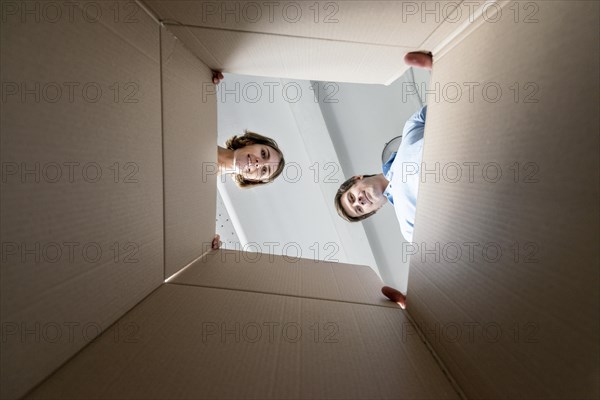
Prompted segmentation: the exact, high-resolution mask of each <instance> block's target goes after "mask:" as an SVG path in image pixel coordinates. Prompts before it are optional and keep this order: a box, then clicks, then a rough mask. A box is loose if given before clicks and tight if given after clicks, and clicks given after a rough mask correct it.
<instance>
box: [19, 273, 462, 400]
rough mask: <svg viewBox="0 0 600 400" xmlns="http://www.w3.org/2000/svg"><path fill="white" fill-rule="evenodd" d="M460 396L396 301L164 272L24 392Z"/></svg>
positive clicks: (125, 395) (40, 394) (135, 395)
mask: <svg viewBox="0 0 600 400" xmlns="http://www.w3.org/2000/svg"><path fill="white" fill-rule="evenodd" d="M57 397H60V398H63V399H75V398H77V399H81V398H103V399H122V398H161V399H167V398H168V399H257V398H260V399H315V398H329V399H366V398H379V399H398V398H402V399H423V398H430V399H433V398H435V399H457V398H458V396H457V395H456V393H455V392H454V390H453V388H452V387H451V386H450V384H449V383H448V381H447V380H446V377H445V376H444V374H443V373H442V372H441V370H440V369H439V368H438V366H437V364H436V363H435V361H434V359H433V358H432V357H431V354H430V353H429V352H428V350H427V348H426V347H425V345H424V344H423V343H422V342H421V339H420V338H419V337H418V336H417V335H416V333H415V331H414V327H413V326H412V325H411V324H410V323H409V322H408V321H407V320H406V318H405V316H404V315H403V313H402V312H401V311H400V310H397V309H391V308H385V307H376V306H368V305H362V304H349V303H343V302H332V301H324V300H314V299H306V298H299V297H289V296H279V295H265V294H260V293H248V292H242V291H232V290H223V289H211V288H203V287H197V286H184V285H172V284H165V285H163V286H162V287H161V288H160V289H159V290H157V291H156V292H155V293H153V294H152V295H151V296H150V297H148V298H147V299H146V300H145V301H144V302H143V303H141V304H139V305H138V306H137V307H135V308H134V309H133V310H132V311H131V312H130V313H129V314H128V315H127V316H126V317H125V318H123V319H122V320H120V321H119V322H118V324H116V325H115V326H114V327H113V328H112V329H111V330H110V331H108V332H106V334H104V335H103V336H102V337H101V338H99V340H97V341H96V342H94V343H93V344H92V345H90V346H89V347H88V348H86V349H85V350H84V351H83V352H81V353H80V354H78V355H77V357H75V358H74V359H73V360H72V361H71V362H70V363H69V364H67V365H65V366H64V367H63V368H61V369H60V370H59V371H57V372H56V373H55V374H54V375H53V376H52V377H51V378H50V379H49V380H47V381H46V382H44V384H43V385H41V386H40V387H38V388H37V389H36V390H35V391H34V392H32V393H31V394H30V396H29V398H32V399H43V398H57Z"/></svg>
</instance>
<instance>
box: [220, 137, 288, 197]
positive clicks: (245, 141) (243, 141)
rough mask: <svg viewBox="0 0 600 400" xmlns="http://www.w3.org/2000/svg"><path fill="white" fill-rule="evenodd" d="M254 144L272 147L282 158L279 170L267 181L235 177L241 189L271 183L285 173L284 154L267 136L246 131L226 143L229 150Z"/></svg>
mask: <svg viewBox="0 0 600 400" xmlns="http://www.w3.org/2000/svg"><path fill="white" fill-rule="evenodd" d="M252 144H262V145H265V146H270V147H272V148H273V149H274V150H275V151H276V152H277V153H279V157H281V161H280V162H279V165H278V166H277V169H276V170H275V172H273V174H272V175H271V176H270V177H269V178H268V179H267V180H266V181H254V180H251V179H246V178H244V176H243V175H241V174H236V175H234V177H233V180H234V181H235V183H236V185H238V186H239V187H241V188H250V187H253V186H258V185H264V184H266V183H271V182H273V181H274V180H275V179H276V178H277V177H278V176H279V175H281V172H283V168H284V167H285V160H284V159H283V152H282V151H281V150H280V149H279V146H278V145H277V142H275V141H274V140H273V139H271V138H268V137H266V136H263V135H259V134H258V133H255V132H250V131H249V130H245V131H244V135H242V136H233V137H231V138H229V139H228V140H227V141H226V142H225V147H227V148H228V149H229V150H236V149H241V148H242V147H246V146H249V145H252Z"/></svg>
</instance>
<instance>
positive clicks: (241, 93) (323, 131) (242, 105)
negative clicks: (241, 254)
mask: <svg viewBox="0 0 600 400" xmlns="http://www.w3.org/2000/svg"><path fill="white" fill-rule="evenodd" d="M429 75H430V74H429V73H428V72H424V71H415V74H414V76H413V72H412V71H410V70H409V71H408V72H407V73H406V74H404V75H403V76H402V77H401V78H400V79H398V80H397V81H396V82H394V83H393V84H392V85H390V86H383V85H365V84H348V83H332V82H312V83H311V82H308V81H288V80H282V79H275V78H262V77H251V76H243V75H234V74H226V76H225V80H224V81H223V82H222V83H221V84H220V86H219V88H218V98H219V100H218V115H219V121H218V126H219V144H220V145H223V144H224V143H225V140H226V139H227V138H229V137H230V136H232V135H234V134H242V132H243V130H244V129H249V130H253V131H256V132H258V133H261V134H264V135H266V136H270V137H272V138H274V139H275V140H276V141H277V142H278V144H279V145H280V147H281V148H282V150H283V151H284V154H285V159H286V162H287V165H288V166H287V167H286V170H285V171H284V174H283V175H282V176H281V177H280V178H279V179H278V180H276V181H275V182H274V183H272V184H269V185H265V186H262V187H257V188H253V189H238V188H237V187H236V186H235V184H234V183H233V182H232V181H231V179H225V182H222V181H221V182H219V192H220V194H221V197H222V199H223V203H224V204H225V206H226V208H227V211H228V213H229V219H230V220H231V222H232V225H233V226H234V228H235V231H236V233H237V235H238V236H239V242H240V245H239V246H240V247H241V248H244V249H246V250H248V251H261V252H263V253H269V252H273V253H275V254H287V255H289V256H290V257H295V256H296V255H301V256H302V257H304V258H317V259H321V260H327V259H329V260H338V261H340V262H348V263H355V264H365V265H369V266H371V267H373V268H374V269H375V270H376V271H377V272H378V273H379V274H380V276H381V278H382V279H383V281H384V282H385V283H386V284H388V285H392V286H395V287H397V288H399V289H401V290H403V291H405V290H406V286H407V279H408V259H407V258H406V257H405V256H404V255H403V254H402V243H403V241H404V240H403V238H402V235H401V233H400V229H399V228H398V223H397V220H396V216H395V213H394V210H393V208H392V207H391V206H390V205H386V206H384V208H383V209H381V210H380V211H379V212H378V213H377V214H376V215H375V216H373V217H371V218H369V219H368V220H366V221H364V222H362V223H354V224H351V223H348V222H346V221H344V220H342V219H341V218H340V217H339V216H338V215H337V213H336V211H335V208H334V206H333V198H334V195H335V192H336V191H337V188H338V187H339V185H340V184H341V183H342V182H344V181H345V179H346V178H348V177H350V176H352V175H360V174H372V173H379V172H381V151H382V149H383V146H384V145H385V143H386V142H387V141H389V140H390V139H391V138H393V137H395V136H398V135H399V134H401V133H402V128H403V127H404V123H405V122H406V120H407V119H408V117H410V115H411V114H412V113H413V112H415V111H416V110H417V109H418V108H419V107H420V106H421V97H423V98H424V96H419V95H416V94H414V91H415V88H417V89H418V90H422V89H423V88H424V87H426V84H427V82H428V80H429ZM413 79H416V82H417V84H416V85H415V84H414V80H413ZM284 88H285V89H284ZM317 171H318V178H317ZM297 173H300V176H299V177H297ZM219 229H220V225H217V233H221V232H220V230H219ZM230 235H231V229H229V230H228V231H227V232H225V231H224V232H223V233H221V236H222V239H225V238H226V237H228V236H230ZM235 246H236V244H235V243H234V244H233V245H232V243H231V241H229V240H227V242H226V243H225V247H226V248H236V247H235ZM284 250H285V251H284Z"/></svg>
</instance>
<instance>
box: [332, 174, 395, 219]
mask: <svg viewBox="0 0 600 400" xmlns="http://www.w3.org/2000/svg"><path fill="white" fill-rule="evenodd" d="M384 190H385V187H382V183H381V180H379V179H378V177H377V175H376V176H369V177H366V178H364V177H362V176H359V177H358V180H357V181H356V182H354V184H353V185H352V186H350V189H348V191H346V193H344V194H343V195H342V197H341V199H340V202H341V204H342V207H343V208H344V210H345V211H346V213H347V214H348V215H349V216H351V217H360V216H361V215H364V214H368V213H370V212H372V211H377V210H379V209H380V208H381V207H382V206H383V205H384V204H385V203H386V202H387V197H385V196H384V194H383V191H384Z"/></svg>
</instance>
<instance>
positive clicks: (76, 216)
mask: <svg viewBox="0 0 600 400" xmlns="http://www.w3.org/2000/svg"><path fill="white" fill-rule="evenodd" d="M48 4H49V3H48ZM45 5H46V3H36V2H13V3H2V23H1V24H0V29H1V33H0V38H1V45H0V49H1V50H0V51H1V57H0V58H1V60H2V66H1V71H2V97H3V98H2V106H1V107H0V112H1V116H0V121H1V128H0V129H1V131H2V135H1V139H0V140H1V144H0V151H1V159H2V181H1V183H0V185H1V189H0V219H1V220H2V224H1V226H0V236H1V237H2V260H1V267H0V275H1V279H0V296H1V301H0V303H1V316H2V321H1V323H2V342H1V344H0V346H1V350H0V353H1V354H2V356H1V357H0V360H1V365H0V371H1V379H0V380H1V384H0V390H1V392H0V397H2V398H3V399H4V398H17V397H21V396H23V395H24V394H25V393H26V392H27V391H28V390H30V389H31V388H32V387H33V386H34V385H35V384H37V383H39V382H40V381H42V380H43V379H44V378H46V377H47V376H48V375H49V374H50V373H51V372H52V371H54V370H55V369H56V368H58V367H59V366H60V365H61V364H62V363H64V362H65V361H67V360H68V359H69V358H70V357H71V356H73V355H74V354H75V353H76V352H77V351H78V350H80V349H81V348H82V347H84V346H85V345H86V344H87V343H89V342H90V341H91V340H92V339H94V337H95V336H96V335H98V334H99V333H100V332H101V331H102V330H104V329H106V328H108V327H109V326H110V325H111V324H112V323H114V322H115V321H116V320H117V319H118V318H119V317H121V316H122V315H123V314H124V313H125V312H127V311H128V310H129V309H130V308H131V307H133V306H134V305H135V304H136V303H138V302H139V301H141V300H142V299H143V298H144V297H145V296H147V295H148V294H149V293H150V292H151V291H152V290H154V289H155V288H157V287H158V286H159V285H160V284H161V283H162V282H163V238H162V236H163V235H162V228H163V219H162V167H161V164H162V163H161V130H160V123H161V122H160V65H159V46H158V38H159V36H158V33H159V31H158V26H157V25H156V22H154V21H153V20H151V19H150V18H149V17H148V16H147V15H146V14H145V13H144V12H143V11H142V10H141V9H139V7H137V5H135V4H134V3H130V4H129V8H128V10H129V11H130V12H131V13H133V14H135V16H136V19H137V23H135V24H130V23H125V22H124V21H123V20H120V21H119V22H115V21H114V19H113V18H112V16H113V15H112V14H111V12H112V9H111V8H110V7H111V4H110V3H108V2H106V3H105V2H95V3H93V4H92V6H91V7H89V8H88V9H86V10H87V11H88V12H89V14H86V13H85V11H83V8H81V7H84V5H83V4H79V3H72V4H71V6H72V7H71V8H70V10H71V14H68V13H67V9H66V8H63V9H61V10H62V12H63V14H60V16H59V17H57V18H56V19H54V17H55V14H51V12H54V11H55V10H56V9H57V8H59V9H60V7H62V3H52V5H50V7H49V8H48V9H46V8H42V6H45ZM5 6H6V8H5ZM80 6H81V7H80ZM11 10H12V11H11ZM26 10H28V11H26ZM43 10H47V11H48V14H45V13H44V12H45V11H43ZM96 12H97V13H96ZM41 18H48V19H49V18H52V19H53V20H52V21H49V20H47V19H44V20H41ZM36 19H37V20H36Z"/></svg>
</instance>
